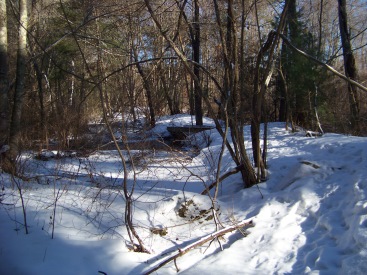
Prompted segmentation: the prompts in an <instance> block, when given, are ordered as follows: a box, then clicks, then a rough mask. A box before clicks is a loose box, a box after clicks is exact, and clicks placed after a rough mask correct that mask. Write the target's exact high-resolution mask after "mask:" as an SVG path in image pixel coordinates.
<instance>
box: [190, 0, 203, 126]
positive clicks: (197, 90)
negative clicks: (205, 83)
mask: <svg viewBox="0 0 367 275" xmlns="http://www.w3.org/2000/svg"><path fill="white" fill-rule="evenodd" d="M199 19H200V18H199V3H198V0H195V1H194V24H193V26H194V28H193V36H192V55H193V60H194V61H195V62H196V63H198V64H200V23H199ZM194 74H195V75H196V78H197V79H198V81H199V85H197V83H195V82H194V102H195V103H194V105H195V120H196V125H203V107H202V98H201V79H200V68H199V67H198V66H197V65H194Z"/></svg>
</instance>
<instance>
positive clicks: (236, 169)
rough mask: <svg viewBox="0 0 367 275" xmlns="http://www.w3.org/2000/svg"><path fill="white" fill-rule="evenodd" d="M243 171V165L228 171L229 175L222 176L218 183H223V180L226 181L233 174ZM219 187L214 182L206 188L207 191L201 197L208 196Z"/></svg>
mask: <svg viewBox="0 0 367 275" xmlns="http://www.w3.org/2000/svg"><path fill="white" fill-rule="evenodd" d="M241 169H243V164H241V165H239V166H236V167H235V168H233V169H232V170H230V171H228V172H227V173H225V174H223V175H222V176H220V177H219V180H218V183H220V182H222V181H223V180H225V179H226V178H228V177H229V176H230V175H233V174H237V173H238V172H240V171H241ZM216 185H217V181H215V182H213V183H212V184H210V185H209V186H208V187H206V188H205V190H204V191H203V192H201V195H206V194H208V193H209V191H210V190H211V189H212V188H213V187H214V186H216Z"/></svg>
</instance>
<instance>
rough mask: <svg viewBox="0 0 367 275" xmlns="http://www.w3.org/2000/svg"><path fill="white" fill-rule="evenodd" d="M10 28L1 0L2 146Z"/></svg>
mask: <svg viewBox="0 0 367 275" xmlns="http://www.w3.org/2000/svg"><path fill="white" fill-rule="evenodd" d="M8 70H9V64H8V28H7V13H6V1H0V148H1V146H2V145H4V143H5V142H6V138H7V132H8V106H9V104H8V90H9V79H8Z"/></svg>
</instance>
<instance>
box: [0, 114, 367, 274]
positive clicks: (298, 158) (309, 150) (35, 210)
mask: <svg viewBox="0 0 367 275" xmlns="http://www.w3.org/2000/svg"><path fill="white" fill-rule="evenodd" d="M176 119H177V118H176ZM187 119H189V118H185V117H180V118H179V121H180V123H182V121H185V120H187ZM172 121H174V119H171V120H170V119H169V117H165V118H164V120H162V121H161V123H159V124H158V125H159V127H160V128H159V129H157V132H159V133H163V132H164V127H165V125H166V126H168V125H170V124H172V123H174V122H172ZM248 133H249V129H248V128H246V129H245V134H246V139H247V140H249V137H248ZM200 135H201V136H200ZM202 135H203V134H198V135H197V136H196V137H195V138H196V143H197V145H199V146H202V150H201V152H200V154H199V155H198V156H197V157H195V158H194V159H193V160H191V161H190V160H188V159H187V158H182V157H181V156H180V155H178V156H177V157H175V158H173V157H172V155H170V156H169V157H162V153H159V152H152V153H151V155H150V158H154V156H155V154H156V157H157V159H159V161H157V162H155V163H151V162H149V161H148V159H144V161H142V162H140V163H137V170H139V169H140V170H139V172H140V173H138V174H136V179H137V180H136V183H137V185H136V191H135V193H134V194H135V196H134V198H135V199H136V202H135V208H134V223H135V224H136V225H137V230H138V232H139V234H140V235H141V237H142V239H143V241H144V243H145V245H146V246H147V248H148V249H149V250H150V251H151V252H152V253H151V254H142V253H134V252H131V251H129V250H128V248H127V245H126V244H128V236H127V233H126V230H125V227H124V224H123V223H124V199H123V196H122V192H121V188H120V187H121V184H122V180H123V172H122V167H121V163H120V161H119V159H118V156H117V154H116V152H114V151H110V152H109V151H103V152H100V153H97V154H95V155H93V156H91V157H89V158H80V159H77V158H71V159H70V158H63V159H55V160H50V161H46V162H44V161H40V160H35V159H32V158H28V157H27V155H25V156H24V158H23V162H22V164H23V169H24V171H25V174H26V175H28V176H30V177H32V179H31V180H30V181H28V182H22V181H21V180H16V182H14V180H12V179H11V178H10V177H9V176H8V175H6V174H0V181H1V183H0V184H1V188H2V191H0V192H1V193H0V194H1V197H0V198H1V205H0V274H13V275H16V274H100V273H98V271H99V270H100V271H103V272H106V273H107V274H108V275H113V274H142V273H144V272H146V271H148V270H149V269H150V268H152V267H154V266H156V265H157V264H159V262H160V261H162V260H163V259H165V257H168V256H170V255H172V253H174V252H175V251H177V250H178V249H179V248H182V247H183V246H185V245H187V244H190V243H191V242H193V241H197V240H198V239H200V238H201V237H203V236H206V235H208V234H210V233H212V232H214V231H215V225H214V222H213V219H212V211H211V207H212V203H211V200H210V199H209V198H208V197H206V196H201V195H200V194H199V193H200V192H201V191H202V190H203V189H204V183H210V182H211V181H212V180H213V177H214V175H215V168H216V166H215V159H216V156H217V154H218V152H219V148H220V144H221V140H220V138H219V135H218V134H217V133H216V132H215V131H213V130H212V131H208V132H206V133H205V136H202ZM192 142H195V139H193V140H192ZM207 144H210V146H209V147H205V145H207ZM246 146H247V147H248V148H250V142H249V141H248V142H247V143H246ZM134 153H136V154H137V155H139V153H138V152H134ZM268 153H269V154H268V165H269V167H268V168H269V180H268V181H267V182H265V183H261V184H259V185H258V186H254V187H253V188H250V189H242V183H241V181H240V177H239V175H233V176H231V177H229V178H227V179H226V180H225V181H224V182H223V183H222V185H221V187H220V190H219V195H220V196H219V199H218V202H217V203H216V204H215V208H216V210H217V212H218V213H220V219H221V221H222V222H223V225H230V224H233V223H235V222H236V221H242V220H246V219H252V220H253V222H254V224H255V226H254V227H252V228H250V229H248V232H249V233H250V234H248V235H247V236H246V237H244V236H243V235H242V234H240V233H239V232H236V233H231V234H227V235H225V236H224V239H221V240H220V242H221V244H222V245H223V249H224V250H223V251H221V249H220V246H219V244H218V242H216V241H215V242H212V243H211V244H210V246H209V244H206V245H204V246H202V247H200V248H197V249H195V250H194V251H192V252H189V253H188V254H186V255H184V256H183V257H181V258H179V259H178V260H177V266H178V268H179V269H180V273H182V274H200V273H201V274H308V273H312V274H367V199H366V193H367V138H360V137H352V136H344V135H338V134H325V135H324V136H322V137H319V138H312V137H305V135H304V133H296V134H293V133H289V132H288V131H286V130H285V128H284V124H281V123H273V124H270V125H269V145H268ZM231 167H233V163H232V161H231V160H230V158H229V155H228V154H227V153H225V155H224V158H223V166H222V170H221V171H222V173H224V172H225V171H227V170H228V169H230V168H231ZM129 178H130V179H132V178H133V172H132V171H130V173H129ZM17 183H18V184H21V185H22V188H23V189H22V190H23V196H24V202H25V205H26V211H27V221H28V225H29V231H30V233H29V234H28V235H25V233H24V226H23V225H22V224H23V223H24V221H23V216H22V208H21V201H20V199H19V192H18V191H17V190H16V188H12V186H13V187H14V186H16V184H17ZM185 201H186V203H185ZM55 202H56V203H55ZM53 225H54V239H51V235H52V230H53ZM160 229H162V230H160ZM159 233H161V234H159ZM208 246H209V247H208ZM156 274H176V268H175V265H174V264H173V263H169V264H167V265H166V266H164V267H162V268H161V269H159V270H158V271H157V272H156Z"/></svg>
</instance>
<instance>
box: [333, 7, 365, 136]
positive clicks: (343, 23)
mask: <svg viewBox="0 0 367 275" xmlns="http://www.w3.org/2000/svg"><path fill="white" fill-rule="evenodd" d="M338 14H339V29H340V38H341V43H342V48H343V58H344V71H345V75H346V76H347V77H348V78H350V79H352V80H357V68H356V62H355V59H354V55H353V51H352V45H351V41H350V40H351V38H350V31H349V24H348V14H347V6H346V0H338ZM348 94H349V107H350V112H351V117H350V119H351V126H352V130H353V131H354V132H355V133H356V134H358V133H360V125H359V124H360V123H359V98H358V91H357V87H356V86H354V85H351V84H350V83H349V84H348Z"/></svg>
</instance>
